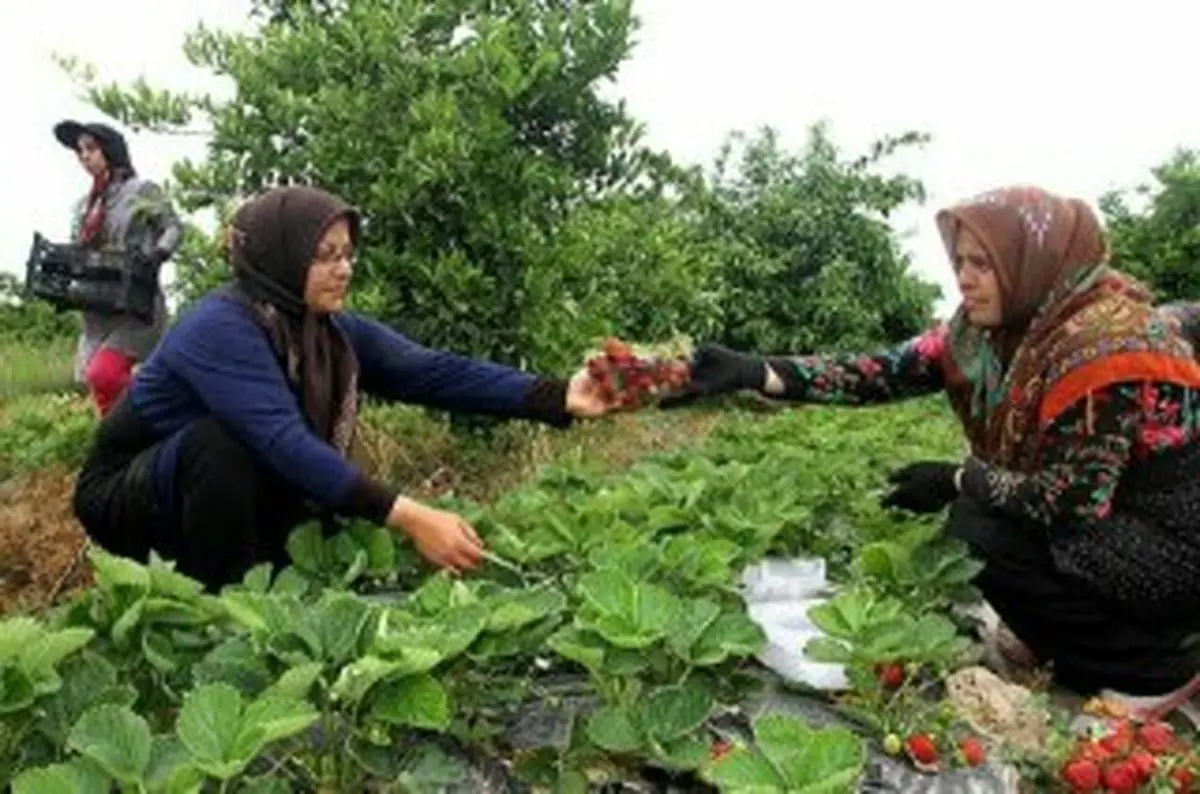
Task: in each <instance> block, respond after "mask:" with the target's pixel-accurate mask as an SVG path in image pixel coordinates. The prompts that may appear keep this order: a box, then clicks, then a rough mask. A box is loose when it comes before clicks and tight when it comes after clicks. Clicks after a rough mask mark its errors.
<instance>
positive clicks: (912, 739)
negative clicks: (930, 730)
mask: <svg viewBox="0 0 1200 794" xmlns="http://www.w3.org/2000/svg"><path fill="white" fill-rule="evenodd" d="M904 750H905V751H906V752H907V753H908V757H909V758H911V759H912V761H913V763H914V764H915V765H916V767H917V768H918V769H923V770H924V769H935V768H937V762H938V751H937V745H936V744H934V742H933V737H931V736H930V735H929V734H927V733H914V734H913V735H912V736H909V737H908V739H907V740H906V741H905V742H904Z"/></svg>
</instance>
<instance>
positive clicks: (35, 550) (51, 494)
mask: <svg viewBox="0 0 1200 794" xmlns="http://www.w3.org/2000/svg"><path fill="white" fill-rule="evenodd" d="M74 486H75V477H74V475H73V474H70V473H67V472H64V471H46V472H38V473H37V474H33V475H28V476H23V477H20V478H16V479H13V480H8V481H6V482H3V483H0V615H11V614H17V613H23V612H29V611H34V610H38V609H43V608H45V607H47V606H49V605H51V604H53V603H55V602H57V601H59V600H61V599H63V598H65V597H67V596H69V595H71V594H72V593H74V592H76V591H78V590H80V589H82V588H84V587H86V586H87V585H88V584H90V581H91V572H90V571H89V570H88V567H87V561H86V559H84V557H83V555H82V553H81V551H82V549H83V547H84V543H85V535H84V534H83V529H82V527H80V526H79V523H78V522H77V521H76V520H75V517H74V516H73V515H72V513H71V496H72V490H73V489H74Z"/></svg>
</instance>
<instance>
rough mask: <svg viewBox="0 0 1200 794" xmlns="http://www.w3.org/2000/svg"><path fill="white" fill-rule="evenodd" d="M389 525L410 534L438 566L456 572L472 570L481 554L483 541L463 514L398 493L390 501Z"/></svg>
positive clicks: (417, 545)
mask: <svg viewBox="0 0 1200 794" xmlns="http://www.w3.org/2000/svg"><path fill="white" fill-rule="evenodd" d="M388 526H389V527H391V528H393V529H399V530H401V531H402V532H404V533H405V534H406V535H408V536H409V537H410V538H412V541H413V543H414V544H416V547H417V551H418V552H420V554H421V556H422V557H424V558H425V559H427V560H429V561H430V562H431V563H433V564H434V565H436V566H438V567H439V568H449V569H450V570H452V571H454V572H456V573H463V572H465V571H470V570H474V569H475V568H476V567H477V566H478V565H479V562H480V560H481V559H482V558H483V541H481V540H480V539H479V535H477V534H476V533H475V529H474V527H472V526H471V525H470V524H468V523H467V521H466V519H464V518H463V517H462V516H460V515H458V514H456V513H451V512H449V511H448V510H439V509H437V508H436V507H430V506H428V505H423V504H421V503H420V502H415V501H413V500H412V499H409V498H407V497H404V496H401V497H400V498H399V499H397V500H396V502H395V504H394V505H392V512H391V514H389V515H388Z"/></svg>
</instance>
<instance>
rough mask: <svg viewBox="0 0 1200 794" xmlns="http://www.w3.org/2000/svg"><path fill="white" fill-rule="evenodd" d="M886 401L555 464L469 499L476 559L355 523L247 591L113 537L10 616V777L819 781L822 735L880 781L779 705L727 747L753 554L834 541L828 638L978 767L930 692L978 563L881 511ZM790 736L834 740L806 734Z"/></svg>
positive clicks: (907, 715)
mask: <svg viewBox="0 0 1200 794" xmlns="http://www.w3.org/2000/svg"><path fill="white" fill-rule="evenodd" d="M906 410H909V409H906ZM861 416H862V414H861V413H860V414H858V415H857V416H852V415H850V414H848V413H842V412H837V411H830V412H801V413H790V414H785V415H781V416H778V417H774V418H771V419H767V420H763V419H762V418H761V417H758V416H755V417H740V416H734V417H732V418H731V419H730V420H729V421H728V422H726V423H725V424H724V425H723V426H722V427H721V428H719V429H718V431H717V432H716V433H715V435H714V437H713V439H712V440H711V442H709V443H707V444H706V445H705V446H704V447H702V448H698V449H696V450H692V451H688V452H686V453H684V452H665V453H662V454H659V455H655V456H654V457H652V458H650V459H647V460H645V461H643V462H642V463H639V464H637V465H636V466H633V467H631V468H629V469H627V470H625V471H622V472H618V473H615V474H611V475H602V476H601V475H595V474H589V473H587V471H586V470H585V469H583V468H582V467H570V466H566V467H563V466H558V467H550V468H547V469H546V470H544V471H543V473H542V475H541V476H540V477H539V478H538V479H537V480H536V481H535V482H534V483H532V484H531V485H529V486H528V487H524V488H521V489H518V490H516V491H513V492H511V493H509V494H507V495H505V496H503V497H502V498H500V499H499V500H497V501H496V502H494V503H492V504H490V505H488V506H486V508H485V507H484V506H482V505H477V504H473V503H470V502H466V501H463V500H447V501H452V503H453V505H454V507H455V509H457V510H460V511H461V512H463V514H464V515H466V516H468V517H469V518H470V520H472V522H473V523H474V524H475V525H476V526H477V528H478V529H479V531H480V533H481V534H482V535H483V536H484V539H485V541H486V543H487V546H488V554H487V559H486V560H485V563H484V565H483V566H482V567H481V569H480V570H479V571H477V572H476V574H475V575H473V576H472V577H470V578H468V579H465V580H457V579H454V578H452V577H449V576H447V575H444V574H440V573H434V574H431V573H430V572H429V571H428V570H427V569H426V568H425V566H424V564H423V563H422V562H421V561H420V560H419V559H418V558H417V557H416V555H415V553H414V552H413V551H412V549H411V548H410V547H409V545H408V544H405V543H401V542H399V541H398V540H397V538H396V537H395V536H393V535H391V534H390V533H388V532H385V531H383V530H379V529H377V528H373V527H368V526H366V525H363V524H360V523H353V522H352V523H349V524H347V525H345V526H344V527H343V531H342V532H341V533H340V534H335V535H333V536H331V537H326V536H325V535H324V534H323V533H322V532H321V531H320V529H319V528H317V527H315V526H305V527H301V528H299V529H297V530H296V531H295V532H294V533H293V535H292V536H291V538H290V539H289V543H288V551H289V553H290V556H291V560H292V562H291V564H290V565H289V566H286V567H284V568H282V569H280V570H275V569H273V568H272V567H271V566H268V565H263V566H259V567H258V568H255V569H253V570H251V571H250V572H249V573H248V574H247V575H246V577H245V578H244V580H243V581H242V582H241V583H239V584H237V585H236V586H231V587H228V588H226V589H225V590H224V591H223V592H221V593H220V594H218V595H210V594H206V593H203V592H202V591H201V589H200V587H199V585H198V584H197V583H195V582H193V581H191V580H189V579H188V578H186V577H184V576H181V575H179V574H178V573H177V572H175V571H174V570H173V568H172V566H171V565H170V564H169V563H166V562H163V561H162V560H159V559H157V558H152V559H150V560H149V561H147V562H146V563H145V564H139V563H136V562H133V561H131V560H123V559H119V558H115V557H112V556H111V555H107V554H105V553H103V552H101V551H99V550H95V549H93V550H92V551H91V553H90V557H91V560H92V563H93V567H94V569H95V572H96V576H95V586H94V587H93V588H92V589H91V590H89V591H88V592H86V593H84V594H83V595H82V596H80V597H78V598H77V599H75V600H74V601H73V602H72V603H70V604H68V605H67V606H66V607H65V608H63V609H60V610H58V611H56V612H54V613H51V614H48V615H45V616H42V617H40V618H23V619H21V621H23V622H21V623H17V624H13V626H15V628H12V629H11V630H12V632H14V633H13V634H12V636H11V637H10V638H9V639H8V640H7V641H6V640H5V639H4V635H3V634H2V633H0V648H9V649H17V650H15V651H12V650H10V651H6V652H0V675H3V676H4V677H3V678H2V679H0V681H3V682H4V685H3V686H2V687H0V702H3V703H6V704H7V705H6V706H5V707H4V708H5V711H4V713H3V715H2V716H0V724H2V726H3V734H2V736H3V739H4V742H5V743H4V744H3V745H0V751H3V753H4V755H3V756H2V757H0V760H2V763H3V766H0V775H3V780H4V782H5V783H11V785H12V788H13V789H14V790H15V791H19V792H26V791H43V790H47V787H50V786H53V785H64V786H68V787H69V786H71V785H77V786H79V787H85V788H86V786H89V785H91V786H99V787H101V788H103V787H104V786H106V785H108V784H116V785H117V786H118V787H119V788H121V789H122V790H129V791H155V792H157V791H172V792H174V791H196V790H200V789H201V788H213V787H215V788H218V789H220V788H224V789H225V790H229V791H233V790H242V789H245V788H247V787H252V786H253V787H263V788H265V787H271V786H276V787H278V786H279V785H284V786H287V787H289V788H291V789H293V790H305V791H318V790H320V791H364V790H367V791H369V790H385V789H388V790H394V787H395V786H397V785H400V786H403V787H404V790H413V791H423V790H438V789H439V788H441V787H445V786H447V785H451V784H454V783H463V784H464V785H469V784H468V783H466V782H465V781H467V780H468V776H469V774H470V768H469V764H468V762H467V760H466V759H467V758H468V757H492V758H502V759H506V760H508V761H510V762H511V764H512V767H511V768H512V769H513V770H514V771H515V772H516V773H518V774H520V775H522V776H524V777H525V778H526V779H527V780H528V781H529V782H531V783H536V784H538V785H544V786H547V787H555V786H557V787H559V788H560V789H562V790H582V789H581V788H580V786H581V785H582V781H589V782H591V783H594V784H602V783H605V782H620V781H627V780H632V779H635V778H637V777H638V776H639V775H641V774H643V771H644V770H646V769H658V770H663V773H664V774H669V775H676V776H679V775H682V776H684V777H686V776H688V775H691V776H692V777H693V778H695V777H700V778H703V779H705V780H708V781H709V782H710V783H712V784H713V785H717V786H719V787H721V788H724V789H726V790H735V791H736V790H746V789H747V788H748V787H753V785H754V783H753V782H752V781H753V780H754V779H755V778H754V775H757V774H760V773H761V774H763V775H767V777H765V778H764V779H768V780H770V779H774V778H771V777H770V775H775V776H778V775H783V776H785V778H786V780H785V783H788V784H790V783H795V784H798V785H801V788H800V789H799V790H806V789H805V788H804V786H809V785H810V784H814V781H810V780H809V778H808V777H805V776H804V775H806V774H807V773H803V772H802V771H800V770H799V768H798V766H797V767H796V768H793V766H790V765H791V764H793V761H794V762H795V763H796V764H798V763H799V761H800V760H803V761H804V764H810V763H812V764H815V765H816V766H815V767H814V768H817V769H828V774H827V775H826V777H828V778H829V779H836V780H842V779H843V778H845V779H847V780H851V779H854V778H856V777H857V776H858V774H859V770H860V768H861V764H860V763H859V761H858V759H860V758H861V752H862V746H861V743H859V742H858V740H856V739H853V737H852V736H851V735H850V734H848V733H845V732H844V731H841V730H835V731H833V732H828V731H813V730H812V729H810V728H807V727H806V726H804V725H802V724H798V723H797V724H792V722H791V721H788V720H784V719H783V718H767V717H764V718H762V719H760V720H759V721H758V724H757V729H756V733H757V735H756V737H755V739H754V740H753V741H752V742H749V743H742V742H740V741H736V740H735V742H734V744H732V745H729V746H725V745H721V744H719V743H718V744H714V742H715V741H718V740H719V741H726V740H727V739H728V738H729V737H721V736H719V735H718V733H717V732H716V731H715V728H714V724H715V718H716V717H718V716H721V715H726V714H729V713H736V712H738V710H739V709H740V707H741V705H742V704H743V703H744V702H745V701H746V698H747V697H748V696H749V695H750V694H752V692H753V687H754V686H756V685H757V683H758V682H759V680H760V678H761V669H760V668H757V666H756V665H755V664H754V661H753V659H754V657H755V656H756V654H758V653H759V651H760V650H761V649H762V647H763V642H764V638H763V634H762V631H761V630H760V629H759V627H758V626H757V625H756V624H754V623H753V622H752V621H751V620H750V619H749V618H748V616H747V615H746V611H745V607H744V604H743V601H742V598H741V593H740V591H739V588H738V582H739V580H740V574H741V571H742V570H743V568H744V567H745V566H746V565H748V564H751V563H755V562H758V561H760V560H761V559H763V557H765V556H768V555H794V554H814V553H816V554H821V555H823V556H826V557H827V558H828V559H830V560H831V563H830V569H831V571H833V572H834V574H835V576H837V577H838V578H839V579H841V580H842V581H843V583H844V584H845V585H847V587H846V588H845V590H844V592H843V593H842V594H841V595H839V596H837V597H836V598H834V599H833V600H831V601H830V602H829V603H828V604H827V605H826V608H825V609H824V611H822V612H817V613H816V614H815V615H814V619H815V620H816V621H817V622H818V623H819V624H821V625H822V628H823V629H824V630H825V631H826V632H827V635H828V636H827V637H826V639H825V640H824V641H822V643H820V644H818V646H817V647H816V648H814V651H815V652H817V653H818V654H820V653H825V654H826V655H827V657H828V658H830V659H834V660H838V661H839V662H842V663H846V664H848V666H849V668H850V670H851V675H852V678H853V680H854V682H855V685H856V689H857V690H859V691H857V692H856V693H855V694H854V695H853V697H850V698H847V699H846V702H845V703H844V704H843V705H844V706H845V707H846V708H847V709H848V710H850V711H853V710H854V709H855V708H856V707H857V708H858V710H859V711H861V712H862V713H864V714H873V715H875V716H876V719H877V722H878V726H877V727H878V731H879V738H883V735H884V733H885V732H889V731H890V732H895V733H897V734H898V736H897V739H898V740H908V739H909V738H910V737H911V736H912V735H914V734H917V733H921V732H926V733H929V734H930V736H931V737H932V739H933V740H934V741H935V743H936V747H937V750H938V752H939V754H940V757H941V758H942V759H943V761H944V762H947V761H945V759H953V758H957V759H959V762H960V763H964V764H967V763H974V762H975V761H972V760H971V759H976V758H978V752H977V749H978V748H973V746H972V745H971V744H970V743H969V742H968V741H967V740H968V739H969V738H970V737H968V736H965V735H963V734H961V732H958V730H957V726H955V725H954V724H953V720H952V718H951V715H947V714H944V713H943V711H942V709H941V708H940V706H939V705H938V704H937V701H936V698H931V697H930V695H931V693H933V692H935V691H936V682H937V680H938V678H939V676H940V674H941V672H942V671H944V670H945V669H947V668H948V667H951V666H953V665H954V664H955V663H956V661H955V660H956V659H958V658H960V657H961V655H962V651H963V650H964V641H963V640H962V639H961V638H960V637H958V635H957V633H956V631H955V628H954V626H953V624H951V623H950V622H949V621H948V619H946V618H945V617H944V616H943V615H941V614H938V612H939V611H940V609H941V608H940V606H937V605H942V604H945V603H948V602H949V601H952V600H954V599H955V598H956V597H957V596H958V594H959V591H960V589H961V588H960V585H962V582H963V578H964V576H965V574H964V571H965V570H966V569H965V567H964V565H963V562H962V560H961V559H960V558H959V557H958V556H957V554H958V552H957V550H955V549H953V548H950V547H937V545H936V544H933V548H934V549H935V550H934V551H924V550H923V549H925V544H926V543H928V542H930V540H929V536H928V534H927V532H926V523H925V522H921V521H908V520H900V519H898V517H896V516H888V515H886V514H885V513H884V512H883V511H881V510H879V509H878V508H877V507H875V506H874V499H873V495H872V492H873V490H874V489H875V488H877V487H878V486H879V484H880V483H881V481H882V476H883V471H875V470H874V468H875V467H876V466H877V465H878V460H876V459H875V458H864V457H862V455H861V454H860V453H859V452H854V451H851V452H847V451H846V450H847V449H849V450H858V449H865V448H866V447H867V445H868V444H872V443H876V442H877V441H878V439H877V436H878V434H879V432H880V431H879V429H878V427H876V426H872V425H870V424H863V421H862V419H861ZM891 424H897V425H899V426H901V427H916V426H917V425H916V424H915V423H911V422H910V423H891ZM927 424H928V423H926V425H927ZM892 435H893V437H894V439H895V440H896V441H898V442H899V443H905V442H904V439H905V434H904V432H893V433H892ZM847 444H849V445H850V446H849V447H847V446H846V445H847ZM817 462H819V464H820V465H816V463H817ZM864 494H865V495H868V496H870V497H871V498H868V499H864V498H863V497H864ZM888 539H891V540H892V541H893V542H894V544H896V545H895V546H894V547H893V546H886V545H884V546H879V545H876V546H869V544H871V543H875V542H885V541H887V540H888ZM864 547H868V548H873V549H875V551H865V550H864ZM873 555H874V557H876V558H878V559H887V560H888V565H886V566H885V565H876V564H874V563H873V562H871V559H872V556H873ZM931 605H933V606H931ZM42 647H45V648H47V650H45V651H36V652H35V651H34V650H33V649H35V648H42ZM822 649H823V650H822ZM51 650H52V651H53V652H51ZM876 666H882V667H884V668H887V671H888V674H887V675H886V676H884V677H883V679H882V680H881V678H880V677H879V675H878V674H877V672H876ZM568 704H569V708H568ZM556 709H557V710H558V711H556ZM558 713H562V714H563V715H564V716H563V718H562V719H561V720H560V721H557V722H553V724H549V723H548V724H546V725H542V726H541V728H539V729H538V730H533V731H530V730H529V729H528V725H529V724H530V719H532V718H531V717H530V715H533V714H540V715H543V716H542V717H538V719H552V720H554V719H557V718H556V717H553V715H554V714H558ZM547 714H549V715H551V716H550V717H546V716H545V715H547ZM521 726H525V727H521ZM518 731H524V733H520V735H518V733H517V732H518ZM784 737H791V739H797V738H803V740H804V742H805V743H806V744H805V746H806V747H808V748H810V749H806V750H805V751H804V753H805V754H802V755H803V758H801V756H795V757H794V758H793V754H794V753H793V750H790V749H788V748H787V747H786V744H787V742H786V741H784ZM714 747H717V748H718V749H720V752H716V751H714ZM116 748H128V749H129V751H130V752H129V753H128V754H124V755H120V757H118V753H117V750H116ZM900 752H903V749H901V750H900ZM764 764H765V766H764ZM781 764H782V765H781ZM767 768H769V769H770V773H769V775H768V773H766V772H764V771H763V770H764V769H767ZM756 770H757V771H756ZM742 774H749V775H750V777H748V778H746V779H745V780H742V779H741V778H739V775H742ZM814 780H815V779H814ZM747 781H750V782H747ZM572 787H574V788H572ZM812 790H820V789H818V788H814V789H812Z"/></svg>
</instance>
